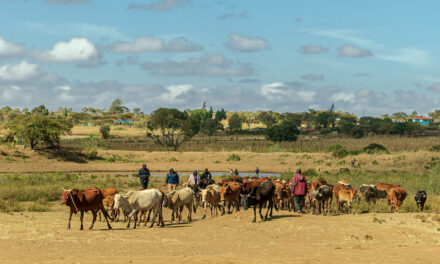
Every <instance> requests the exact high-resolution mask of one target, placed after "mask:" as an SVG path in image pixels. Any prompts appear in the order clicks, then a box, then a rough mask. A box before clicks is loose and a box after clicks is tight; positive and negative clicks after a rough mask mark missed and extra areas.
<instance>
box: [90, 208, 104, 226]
mask: <svg viewBox="0 0 440 264" xmlns="http://www.w3.org/2000/svg"><path fill="white" fill-rule="evenodd" d="M104 211H105V210H104ZM97 214H98V211H97V210H96V211H92V216H93V220H92V225H91V226H90V227H89V229H90V230H92V228H93V225H95V221H96V215H97Z"/></svg>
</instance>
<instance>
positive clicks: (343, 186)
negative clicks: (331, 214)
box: [333, 183, 351, 210]
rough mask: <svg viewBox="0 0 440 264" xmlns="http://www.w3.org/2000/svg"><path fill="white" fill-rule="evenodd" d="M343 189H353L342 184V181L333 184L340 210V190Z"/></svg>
mask: <svg viewBox="0 0 440 264" xmlns="http://www.w3.org/2000/svg"><path fill="white" fill-rule="evenodd" d="M342 189H347V190H351V188H348V186H347V185H345V184H342V183H336V184H335V185H333V195H334V196H335V200H336V204H337V205H338V210H340V208H339V191H340V190H342Z"/></svg>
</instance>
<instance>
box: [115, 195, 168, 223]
mask: <svg viewBox="0 0 440 264" xmlns="http://www.w3.org/2000/svg"><path fill="white" fill-rule="evenodd" d="M164 198H165V197H164V194H163V193H162V192H161V191H159V190H157V189H147V190H142V191H129V192H128V193H127V194H122V195H121V194H116V195H115V205H114V207H115V209H117V208H121V209H122V210H123V211H124V212H126V213H129V215H128V224H127V228H129V227H130V222H131V217H132V216H134V219H135V221H134V228H136V223H137V220H138V212H139V211H147V210H150V209H153V210H154V214H153V220H152V222H151V225H150V228H151V227H153V224H154V222H155V221H156V217H157V216H159V221H160V222H161V226H162V227H163V226H164V224H163V218H162V201H163V200H164Z"/></svg>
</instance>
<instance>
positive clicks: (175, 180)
mask: <svg viewBox="0 0 440 264" xmlns="http://www.w3.org/2000/svg"><path fill="white" fill-rule="evenodd" d="M165 184H167V185H168V191H169V192H171V191H174V190H176V188H177V186H178V185H179V175H178V174H177V172H175V171H174V169H173V168H171V169H170V172H168V174H167V178H166V179H165Z"/></svg>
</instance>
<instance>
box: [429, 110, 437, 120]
mask: <svg viewBox="0 0 440 264" xmlns="http://www.w3.org/2000/svg"><path fill="white" fill-rule="evenodd" d="M428 116H430V117H431V118H433V119H439V118H440V110H438V109H436V110H434V112H431V113H429V114H428Z"/></svg>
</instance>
